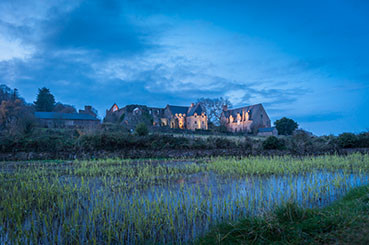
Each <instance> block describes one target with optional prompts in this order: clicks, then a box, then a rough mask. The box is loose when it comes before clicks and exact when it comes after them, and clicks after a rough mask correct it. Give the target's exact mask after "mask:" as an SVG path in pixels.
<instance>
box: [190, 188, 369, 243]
mask: <svg viewBox="0 0 369 245" xmlns="http://www.w3.org/2000/svg"><path fill="white" fill-rule="evenodd" d="M368 232H369V186H364V187H358V188H355V189H353V190H351V191H350V192H349V193H348V194H347V195H346V196H345V197H344V198H342V199H341V200H339V201H336V202H335V203H333V204H332V205H330V206H328V207H325V208H322V209H303V208H301V207H299V206H298V205H296V204H293V203H288V204H285V205H284V206H282V207H279V208H277V209H276V210H275V211H274V212H273V213H271V214H270V213H269V214H268V215H264V216H261V217H260V216H259V217H252V218H244V219H242V220H240V221H238V222H229V223H223V224H220V225H218V226H216V227H214V228H213V229H212V230H211V231H210V232H209V233H208V234H207V235H206V236H204V237H202V238H200V239H198V240H197V243H198V244H369V236H368Z"/></svg>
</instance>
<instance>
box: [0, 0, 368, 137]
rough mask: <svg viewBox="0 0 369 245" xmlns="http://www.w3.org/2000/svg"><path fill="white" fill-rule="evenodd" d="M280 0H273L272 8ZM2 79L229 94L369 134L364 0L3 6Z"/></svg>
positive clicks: (154, 98) (115, 98) (80, 100)
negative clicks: (368, 132)
mask: <svg viewBox="0 0 369 245" xmlns="http://www.w3.org/2000/svg"><path fill="white" fill-rule="evenodd" d="M277 2H278V3H277ZM0 84H6V85H8V86H9V87H11V88H18V89H19V92H20V94H21V96H23V97H24V98H25V99H26V101H27V102H32V101H34V100H35V98H36V94H37V90H38V88H41V87H44V86H45V87H48V88H50V90H51V92H52V93H53V94H54V95H55V97H56V100H57V101H61V102H63V103H66V104H72V105H75V106H76V108H77V109H78V108H81V107H83V105H86V104H91V105H92V106H94V107H95V108H97V109H98V110H99V114H100V117H103V116H104V115H105V109H107V108H109V107H110V106H111V105H112V104H113V103H114V102H116V103H117V104H118V105H119V106H124V105H126V104H146V105H149V106H158V107H164V106H165V105H166V104H176V105H188V104H190V103H191V102H192V101H196V99H197V98H199V97H220V96H222V97H227V98H229V99H230V100H231V102H232V103H233V105H234V107H239V106H244V105H249V104H255V103H262V104H263V105H264V107H265V109H266V110H267V112H268V114H269V115H270V117H271V119H272V121H275V120H277V119H279V118H281V117H282V116H287V117H290V118H293V119H294V120H296V121H297V122H298V123H299V124H300V126H301V127H302V128H304V129H306V130H309V131H312V132H313V133H315V134H318V135H322V134H331V133H333V134H338V133H341V132H345V131H351V132H361V131H365V130H369V2H368V1H366V0H362V1H359V0H357V1H353V0H346V1H341V0H332V1H329V0H324V1H322V0H318V1H313V0H307V1H295V0H291V1H273V0H270V1H251V0H250V1H231V0H228V1H226V0H225V1H216V0H209V1H201V0H196V1H189V0H183V1H182V0H176V1H171V0H161V1H153V0H128V1H123V0H121V1H118V0H117V1H108V0H99V1H91V0H88V1H87V0H86V1H79V0H70V1H61V0H54V1H52V0H32V1H31V0H29V1H25V0H1V1H0Z"/></svg>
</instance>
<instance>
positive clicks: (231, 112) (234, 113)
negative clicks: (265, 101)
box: [223, 104, 261, 119]
mask: <svg viewBox="0 0 369 245" xmlns="http://www.w3.org/2000/svg"><path fill="white" fill-rule="evenodd" d="M260 106H261V104H256V105H249V106H244V107H240V108H235V109H229V110H226V111H223V113H224V116H225V117H229V116H230V115H232V116H233V117H237V114H238V113H239V114H240V115H242V112H243V110H245V112H248V111H251V112H252V110H253V109H254V108H256V107H260ZM251 119H252V113H251Z"/></svg>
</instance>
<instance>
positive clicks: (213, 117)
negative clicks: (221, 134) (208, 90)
mask: <svg viewBox="0 0 369 245" xmlns="http://www.w3.org/2000/svg"><path fill="white" fill-rule="evenodd" d="M197 103H200V105H201V106H202V107H203V108H204V110H205V111H206V114H207V116H208V120H209V122H210V123H212V124H214V125H216V126H220V122H221V116H222V112H223V108H224V106H227V107H228V108H230V107H232V104H231V102H230V101H229V100H228V99H225V98H222V97H220V98H214V99H211V98H200V99H198V100H197Z"/></svg>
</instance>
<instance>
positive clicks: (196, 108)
mask: <svg viewBox="0 0 369 245" xmlns="http://www.w3.org/2000/svg"><path fill="white" fill-rule="evenodd" d="M203 112H204V110H203V109H202V107H201V105H200V104H199V103H197V104H196V105H195V106H193V107H190V110H189V112H188V116H193V115H194V114H195V113H197V115H201V113H203Z"/></svg>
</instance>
